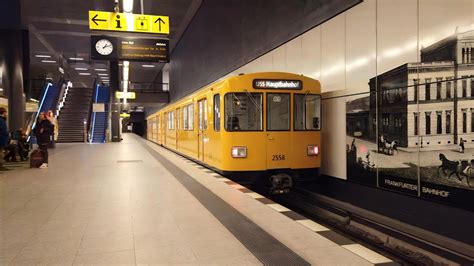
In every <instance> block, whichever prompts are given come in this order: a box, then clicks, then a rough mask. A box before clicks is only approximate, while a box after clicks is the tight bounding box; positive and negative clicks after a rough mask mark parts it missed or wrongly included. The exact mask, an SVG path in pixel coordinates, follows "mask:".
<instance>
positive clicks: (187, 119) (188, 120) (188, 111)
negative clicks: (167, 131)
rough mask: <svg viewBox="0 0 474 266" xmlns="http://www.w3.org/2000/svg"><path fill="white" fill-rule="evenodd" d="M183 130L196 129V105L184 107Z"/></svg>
mask: <svg viewBox="0 0 474 266" xmlns="http://www.w3.org/2000/svg"><path fill="white" fill-rule="evenodd" d="M183 130H194V106H193V104H190V105H187V106H185V107H183Z"/></svg>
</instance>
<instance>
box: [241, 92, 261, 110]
mask: <svg viewBox="0 0 474 266" xmlns="http://www.w3.org/2000/svg"><path fill="white" fill-rule="evenodd" d="M244 92H245V93H246V94H247V97H249V98H250V100H251V101H252V103H253V104H254V105H255V107H256V108H257V109H258V111H260V112H262V109H261V108H260V105H259V104H257V102H256V101H255V99H254V98H253V97H252V94H250V92H248V91H247V90H244Z"/></svg>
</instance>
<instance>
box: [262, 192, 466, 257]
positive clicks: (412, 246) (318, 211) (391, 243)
mask: <svg viewBox="0 0 474 266" xmlns="http://www.w3.org/2000/svg"><path fill="white" fill-rule="evenodd" d="M259 192H260V193H264V192H263V191H259ZM264 194H265V195H268V194H267V193H264ZM272 200H274V201H275V202H278V203H279V204H282V205H283V206H285V207H287V208H289V209H291V210H293V211H296V212H298V213H299V214H301V215H303V216H305V217H307V218H309V219H312V220H314V221H316V222H318V223H321V224H323V225H325V226H327V227H329V228H331V229H332V230H334V231H336V232H338V233H340V234H342V235H344V236H346V237H347V238H349V239H352V240H354V241H356V242H358V243H360V244H362V245H364V246H366V247H368V248H370V249H372V250H374V251H376V252H378V253H380V254H382V255H384V256H386V257H388V258H390V259H392V260H393V261H395V262H397V263H399V264H401V265H448V264H449V265H452V264H459V265H474V261H473V260H472V258H469V257H467V256H464V255H463V254H459V253H457V252H455V251H452V250H448V249H446V248H442V247H440V246H437V245H435V244H432V243H429V242H428V241H424V240H421V239H418V238H416V237H414V236H411V235H408V234H406V233H404V232H401V231H400V230H398V229H397V228H393V227H390V226H387V225H384V224H381V223H380V222H378V221H376V220H373V219H371V218H369V217H367V216H365V215H363V214H361V213H358V212H355V211H354V210H349V209H348V208H345V207H344V205H347V203H344V202H337V201H335V200H334V199H330V200H328V199H327V197H325V196H323V195H320V194H318V193H316V192H313V191H310V190H308V189H306V188H305V187H304V186H301V185H299V186H298V185H296V186H295V187H294V188H293V189H292V191H291V192H290V193H288V194H285V195H277V196H274V197H272Z"/></svg>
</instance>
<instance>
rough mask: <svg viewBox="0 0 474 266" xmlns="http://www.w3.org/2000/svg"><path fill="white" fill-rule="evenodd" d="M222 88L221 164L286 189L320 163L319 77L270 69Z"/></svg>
mask: <svg viewBox="0 0 474 266" xmlns="http://www.w3.org/2000/svg"><path fill="white" fill-rule="evenodd" d="M225 90H226V91H225V92H224V125H225V132H224V134H223V136H222V137H223V138H222V139H223V148H224V149H225V150H228V151H229V152H228V155H227V156H226V154H225V153H224V154H225V155H224V160H223V162H222V163H223V164H222V169H223V170H224V172H226V174H227V175H231V176H234V177H236V178H238V179H242V177H246V180H251V181H252V182H253V183H256V184H265V185H266V186H268V187H269V188H270V191H271V192H272V193H274V194H276V193H286V192H288V191H289V190H290V189H291V186H292V184H293V181H294V180H303V179H314V178H316V177H317V176H318V174H319V168H320V165H321V145H320V144H321V135H320V129H321V95H320V93H321V89H320V84H319V82H318V81H317V80H314V79H311V78H308V77H304V76H302V75H295V74H289V73H280V72H269V73H256V74H248V75H241V76H238V77H235V78H233V79H230V80H229V82H228V85H227V86H226V89H225Z"/></svg>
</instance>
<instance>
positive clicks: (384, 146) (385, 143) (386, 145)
mask: <svg viewBox="0 0 474 266" xmlns="http://www.w3.org/2000/svg"><path fill="white" fill-rule="evenodd" d="M377 144H378V145H377V146H378V152H379V153H380V152H381V153H383V154H387V155H394V154H395V151H396V152H397V155H398V143H397V141H396V140H392V141H389V140H388V139H386V138H384V137H383V135H381V136H380V138H379V141H378V143H377Z"/></svg>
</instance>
